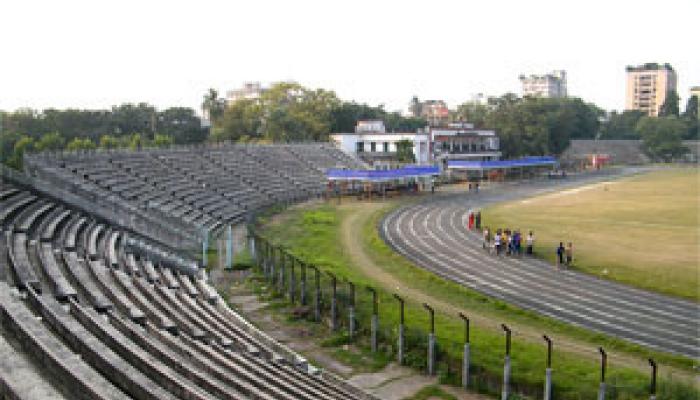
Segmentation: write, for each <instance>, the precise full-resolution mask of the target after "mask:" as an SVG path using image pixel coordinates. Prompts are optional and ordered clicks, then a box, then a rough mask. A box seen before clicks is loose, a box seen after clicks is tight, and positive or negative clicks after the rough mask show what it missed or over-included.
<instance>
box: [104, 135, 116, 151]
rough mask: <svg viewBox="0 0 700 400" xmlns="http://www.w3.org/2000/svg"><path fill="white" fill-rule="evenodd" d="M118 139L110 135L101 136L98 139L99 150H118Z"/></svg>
mask: <svg viewBox="0 0 700 400" xmlns="http://www.w3.org/2000/svg"><path fill="white" fill-rule="evenodd" d="M119 147H120V145H119V139H117V138H115V137H114V136H112V135H102V136H101V137H100V148H101V149H116V148H119Z"/></svg>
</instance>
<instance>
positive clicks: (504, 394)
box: [501, 324, 511, 400]
mask: <svg viewBox="0 0 700 400" xmlns="http://www.w3.org/2000/svg"><path fill="white" fill-rule="evenodd" d="M501 328H503V331H504V332H505V333H506V356H505V359H504V363H503V390H502V391H501V400H508V396H510V335H511V330H510V328H509V327H508V326H507V325H506V324H501Z"/></svg>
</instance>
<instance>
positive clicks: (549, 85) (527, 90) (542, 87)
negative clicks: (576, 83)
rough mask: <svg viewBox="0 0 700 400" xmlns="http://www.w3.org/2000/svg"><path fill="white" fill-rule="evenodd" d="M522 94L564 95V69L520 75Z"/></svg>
mask: <svg viewBox="0 0 700 400" xmlns="http://www.w3.org/2000/svg"><path fill="white" fill-rule="evenodd" d="M520 82H521V83H522V85H523V96H533V97H554V98H557V97H566V96H567V91H566V71H564V70H558V71H552V72H551V73H549V74H545V75H529V76H525V75H520Z"/></svg>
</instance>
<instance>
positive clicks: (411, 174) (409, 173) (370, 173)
mask: <svg viewBox="0 0 700 400" xmlns="http://www.w3.org/2000/svg"><path fill="white" fill-rule="evenodd" d="M439 174H440V168H438V167H434V166H408V167H404V168H399V169H380V170H374V169H329V170H328V171H326V178H327V179H328V180H345V181H389V180H394V179H401V178H417V177H425V176H433V175H439Z"/></svg>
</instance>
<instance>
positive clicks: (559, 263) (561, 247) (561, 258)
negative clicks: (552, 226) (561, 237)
mask: <svg viewBox="0 0 700 400" xmlns="http://www.w3.org/2000/svg"><path fill="white" fill-rule="evenodd" d="M564 252H565V249H564V242H559V247H557V268H558V267H561V266H562V265H563V264H564Z"/></svg>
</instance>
